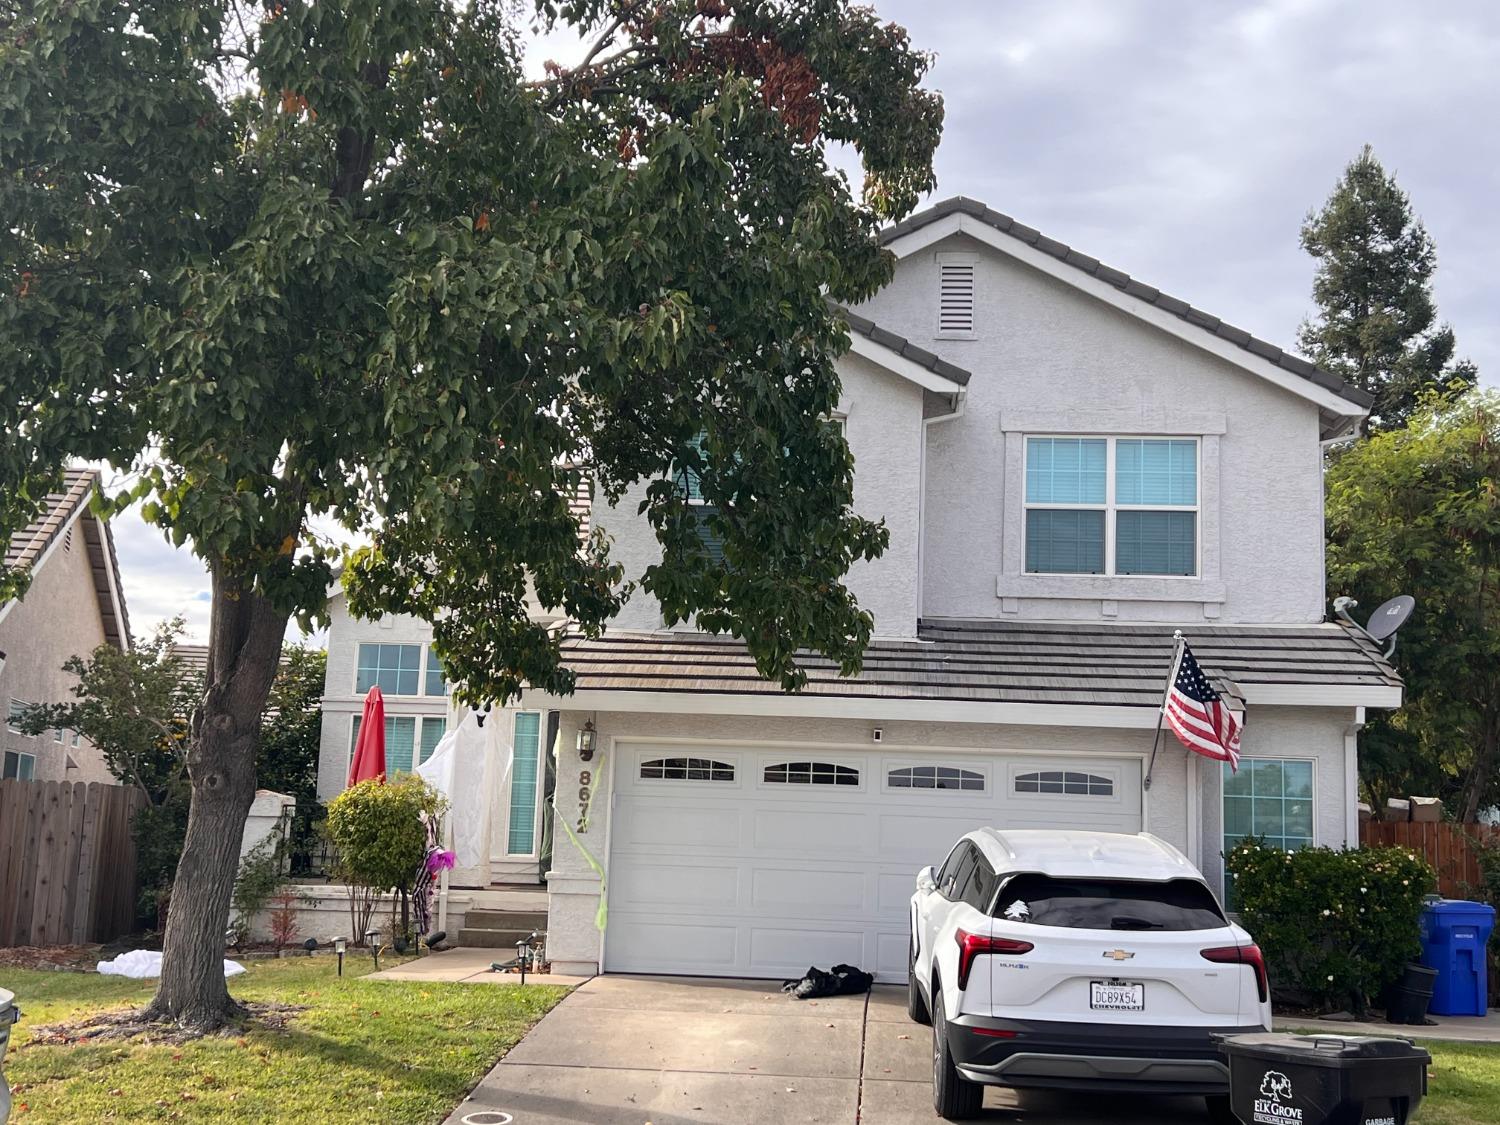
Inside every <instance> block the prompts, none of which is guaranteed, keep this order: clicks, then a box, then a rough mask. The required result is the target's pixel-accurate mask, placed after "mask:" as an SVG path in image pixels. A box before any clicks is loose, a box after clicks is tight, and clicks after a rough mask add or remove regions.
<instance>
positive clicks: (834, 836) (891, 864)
mask: <svg viewBox="0 0 1500 1125" xmlns="http://www.w3.org/2000/svg"><path fill="white" fill-rule="evenodd" d="M615 792H616V799H615V802H614V809H613V812H612V814H611V815H612V818H613V828H612V830H611V836H610V854H609V928H608V932H607V933H606V935H605V943H604V965H605V968H606V970H609V971H612V972H642V973H686V974H696V975H710V976H718V975H723V976H747V977H794V976H800V975H801V974H802V972H803V971H804V970H805V969H806V968H807V967H808V966H809V965H818V966H819V967H821V968H825V969H826V968H828V967H829V966H831V965H835V964H851V965H857V966H859V967H861V968H865V969H870V968H872V967H873V969H874V971H876V972H877V974H878V975H879V976H880V977H881V979H884V980H904V979H905V973H906V947H907V922H906V911H907V902H908V900H909V899H910V897H911V893H912V889H913V881H914V877H915V875H916V872H917V870H918V869H919V868H921V867H922V866H923V865H925V864H929V863H933V864H936V863H941V862H942V860H943V858H944V857H945V856H946V855H947V853H948V850H949V849H950V848H951V847H952V846H953V844H954V842H955V841H956V840H957V839H958V838H959V837H960V836H961V835H963V834H964V833H965V832H968V831H971V830H973V829H975V828H979V827H983V826H986V825H990V826H993V827H997V828H1006V827H1009V828H1083V827H1087V828H1093V829H1102V830H1112V831H1120V832H1137V831H1139V830H1140V827H1141V765H1140V761H1139V760H1138V759H1128V758H1106V757H1102V756H1101V757H1095V756H1093V755H1086V756H1068V757H1059V756H1052V757H1048V756H1017V755H990V756H980V755H968V754H956V755H950V756H938V755H932V754H925V753H924V754H916V755H901V754H889V753H869V754H824V753H818V752H817V751H814V750H806V749H796V750H786V749H767V748H745V747H733V748H715V747H711V746H703V747H692V748H687V747H683V746H642V745H635V744H627V745H622V746H621V747H620V751H619V753H618V754H617V755H616V762H615Z"/></svg>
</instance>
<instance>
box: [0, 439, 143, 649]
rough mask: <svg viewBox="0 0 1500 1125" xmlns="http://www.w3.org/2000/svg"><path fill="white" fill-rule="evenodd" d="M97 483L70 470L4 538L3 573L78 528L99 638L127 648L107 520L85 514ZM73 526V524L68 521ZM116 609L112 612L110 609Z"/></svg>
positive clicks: (126, 622)
mask: <svg viewBox="0 0 1500 1125" xmlns="http://www.w3.org/2000/svg"><path fill="white" fill-rule="evenodd" d="M98 480H99V472H98V470H96V469H85V468H71V469H67V470H66V471H65V472H64V473H63V483H62V488H61V490H59V491H57V492H53V493H49V494H48V495H47V496H46V497H45V498H44V499H43V501H42V504H41V510H40V511H39V512H38V513H37V515H36V518H35V519H33V520H32V521H31V522H30V523H29V524H27V525H26V526H25V527H23V528H21V529H20V530H19V531H17V532H16V533H15V534H13V535H12V536H11V537H10V541H9V542H8V543H6V545H5V563H4V566H5V569H6V570H28V569H30V568H31V567H33V566H36V565H37V563H38V562H39V561H40V560H41V558H42V556H43V555H45V554H46V553H47V548H48V547H50V546H52V544H53V543H54V542H56V540H57V538H58V537H59V536H60V535H71V534H72V532H71V531H70V530H68V529H69V525H70V523H71V524H72V527H75V528H78V529H79V532H80V534H81V536H82V538H83V545H84V548H85V550H87V551H88V555H89V569H90V570H91V571H92V573H93V580H94V592H95V594H96V595H97V596H98V598H99V612H100V617H101V618H102V620H103V623H104V639H105V640H106V641H108V642H109V643H110V644H112V645H115V646H116V647H118V648H127V647H129V644H130V618H129V615H128V614H127V613H126V611H125V592H124V591H123V590H122V589H121V588H120V585H119V574H120V563H119V558H118V557H117V556H116V554H115V540H114V535H113V534H112V533H111V531H110V528H109V521H108V520H103V519H97V518H96V517H95V516H94V515H93V514H92V513H91V512H89V510H88V503H89V497H90V496H91V495H92V493H93V490H94V485H95V484H96V482H97V481H98ZM75 516H76V517H77V522H76V523H73V522H72V521H73V520H74V517H75ZM117 608H118V613H117V612H116V609H117Z"/></svg>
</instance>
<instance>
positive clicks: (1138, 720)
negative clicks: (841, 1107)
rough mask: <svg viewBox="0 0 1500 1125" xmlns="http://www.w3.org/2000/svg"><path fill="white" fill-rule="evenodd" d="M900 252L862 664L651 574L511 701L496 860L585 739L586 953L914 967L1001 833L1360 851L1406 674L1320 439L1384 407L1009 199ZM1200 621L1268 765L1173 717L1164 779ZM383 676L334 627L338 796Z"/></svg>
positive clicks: (560, 943)
mask: <svg viewBox="0 0 1500 1125" xmlns="http://www.w3.org/2000/svg"><path fill="white" fill-rule="evenodd" d="M885 237H886V242H887V245H888V246H889V248H890V250H891V251H892V252H893V254H894V255H895V257H896V259H897V265H896V269H895V276H894V278H893V280H892V281H891V283H890V284H889V285H888V286H887V287H886V288H885V289H883V290H882V291H881V292H880V293H879V294H877V295H876V296H875V298H874V299H872V300H871V301H869V302H868V303H867V304H866V305H864V306H862V307H860V308H858V309H855V310H852V311H850V312H849V313H848V318H849V324H850V328H851V340H852V345H851V349H850V351H849V353H848V354H847V355H845V356H844V357H842V359H841V360H840V361H839V370H840V374H841V377H842V381H843V400H842V402H841V404H840V413H841V414H842V416H843V419H844V422H845V432H846V434H847V437H848V441H849V444H850V447H851V449H852V451H853V454H854V460H855V497H854V502H855V507H856V508H857V509H858V510H859V512H860V513H861V514H863V515H867V516H870V517H878V518H881V519H883V520H884V521H885V523H886V525H887V527H888V528H889V529H890V546H889V548H888V550H887V551H886V552H885V554H884V555H883V556H882V557H881V558H880V559H878V560H876V561H874V562H871V563H868V564H861V565H860V566H859V567H857V568H856V569H855V570H853V571H851V572H850V574H849V576H848V583H849V585H850V587H851V589H853V590H854V592H855V593H856V594H857V595H858V598H859V601H860V603H861V605H863V606H864V607H865V608H867V609H869V610H870V611H872V612H873V614H874V616H875V632H876V639H875V641H874V643H873V644H872V645H871V647H870V649H869V650H868V652H867V654H866V658H865V665H864V670H863V672H862V673H861V674H860V675H859V676H858V677H857V678H853V679H841V678H840V677H839V676H838V675H837V674H836V670H835V668H834V667H833V666H832V665H831V663H830V662H829V661H827V660H823V659H820V658H817V657H813V656H809V657H808V658H807V660H806V667H807V668H808V669H809V671H810V683H809V685H808V686H807V688H806V689H805V690H804V691H802V692H800V693H797V694H786V693H784V692H782V691H781V690H779V688H778V687H777V686H776V685H774V684H771V683H767V682H766V681H764V680H761V679H760V678H759V677H758V676H757V675H756V673H755V670H754V666H753V663H752V661H751V660H750V659H749V657H748V656H747V654H746V653H745V651H744V649H743V647H742V646H741V645H739V644H738V643H737V642H735V641H733V640H732V639H729V638H720V637H712V636H707V635H704V634H701V633H696V632H693V631H692V630H689V629H684V628H680V629H674V630H667V629H665V628H664V627H663V622H662V618H661V614H660V611H659V608H658V607H657V606H656V605H654V604H653V603H652V602H651V601H650V600H649V599H648V598H643V597H639V596H638V597H637V598H636V599H634V600H632V601H631V602H630V603H629V604H628V606H627V607H626V609H625V611H624V612H623V614H622V615H621V616H620V617H619V618H618V619H617V620H616V621H615V622H614V623H613V624H612V625H611V628H610V630H609V632H608V634H607V635H606V636H605V637H604V638H603V639H601V640H598V641H586V640H584V639H581V638H574V639H570V640H568V641H567V642H566V648H567V657H568V660H569V663H570V665H571V666H572V667H573V668H574V669H575V671H576V672H577V691H576V693H575V694H574V695H571V696H568V697H565V698H555V697H551V696H547V695H545V694H542V693H539V692H530V693H526V694H525V695H523V697H522V698H521V700H520V701H519V703H518V704H517V705H515V706H513V707H511V708H509V709H508V710H506V711H502V712H497V713H495V714H494V715H492V716H491V719H490V721H489V723H488V724H487V725H488V729H489V731H490V737H489V747H490V749H489V753H490V755H491V757H492V758H493V759H494V760H493V761H491V762H490V763H489V766H490V772H489V773H488V774H482V773H481V772H480V770H479V766H480V764H479V763H476V764H475V767H474V769H475V773H474V777H475V778H479V777H481V776H489V777H492V778H495V779H501V780H497V781H496V782H494V783H492V784H493V786H494V788H495V789H496V790H497V791H496V792H495V793H494V794H492V800H491V802H490V804H489V829H488V836H489V839H490V850H491V856H492V860H493V861H496V862H492V871H491V872H490V874H491V876H492V879H493V880H495V881H499V880H501V879H515V878H519V877H521V876H520V874H519V872H518V868H516V867H510V868H507V867H506V866H505V863H504V861H505V859H506V857H507V856H513V857H515V858H516V859H517V860H529V859H530V858H531V857H533V856H534V855H535V854H536V851H537V849H538V848H540V846H541V840H542V837H543V832H542V823H541V822H542V821H543V820H544V819H545V816H546V815H547V814H548V810H547V807H546V806H545V805H544V804H542V803H540V799H539V796H538V792H537V789H536V784H537V783H536V781H535V779H536V778H537V777H538V776H539V775H540V774H541V773H542V772H543V767H544V765H545V763H546V762H547V760H548V757H549V755H550V756H553V757H555V769H556V802H555V809H556V811H555V818H556V831H555V832H554V833H553V834H552V835H553V838H554V839H555V844H554V846H553V849H552V851H553V854H552V863H551V866H550V870H549V871H548V873H547V878H546V883H547V907H548V919H547V928H548V931H549V939H548V951H549V954H550V956H551V957H552V959H553V962H554V965H555V966H556V967H557V969H558V970H559V971H562V972H570V973H591V972H596V971H622V972H663V973H689V974H694V973H696V974H713V975H719V974H722V975H736V976H752V977H773V978H776V977H790V976H794V975H797V974H799V973H801V972H802V970H804V969H805V968H806V967H807V966H808V965H809V964H817V965H824V966H827V965H830V964H834V963H840V962H845V963H850V964H856V965H860V966H862V967H865V968H867V969H871V970H874V971H876V972H877V973H879V974H880V975H881V976H882V977H883V978H884V979H888V980H900V979H904V974H905V970H906V957H907V939H908V922H907V917H906V905H907V901H908V898H909V896H910V894H911V891H912V886H913V876H914V874H915V872H916V871H917V870H918V869H919V868H920V867H922V866H924V865H926V864H929V863H938V862H940V861H941V860H942V859H943V858H944V856H945V854H946V852H947V851H948V849H949V848H950V847H951V845H952V843H953V842H954V841H955V840H956V839H957V838H958V837H959V836H960V835H961V834H962V833H964V832H966V831H968V830H970V829H972V828H975V827H977V826H980V825H994V826H999V827H1005V826H1021V827H1070V826H1088V827H1092V828H1100V829H1115V830H1120V831H1127V832H1134V831H1140V830H1146V831H1150V832H1154V833H1156V834H1157V835H1159V836H1161V837H1163V838H1164V839H1166V840H1168V841H1169V842H1171V843H1173V844H1175V845H1176V846H1177V847H1179V848H1181V849H1183V850H1184V851H1185V852H1186V853H1187V855H1188V856H1189V857H1190V858H1192V859H1193V860H1194V861H1196V862H1197V863H1198V864H1199V866H1200V867H1201V868H1202V869H1203V870H1204V872H1205V873H1206V874H1207V876H1208V877H1209V879H1210V880H1211V881H1212V882H1213V883H1214V885H1215V886H1217V887H1220V888H1221V889H1222V886H1223V868H1222V861H1221V852H1222V851H1223V850H1224V849H1225V847H1226V846H1227V845H1230V844H1232V843H1233V842H1234V841H1235V840H1236V839H1238V838H1240V837H1242V836H1245V835H1248V834H1251V833H1255V834H1258V835H1262V836H1265V837H1267V838H1269V839H1271V840H1272V841H1274V842H1276V843H1278V844H1281V845H1283V846H1286V847H1288V848H1295V847H1299V846H1305V845H1308V844H1324V845H1332V846H1343V845H1354V844H1357V841H1358V817H1357V804H1356V787H1357V778H1358V770H1357V759H1358V733H1359V730H1360V727H1361V724H1362V722H1363V719H1364V715H1365V711H1366V709H1367V708H1391V707H1396V706H1399V704H1400V701H1401V685H1400V681H1399V680H1398V679H1397V677H1396V675H1395V673H1394V672H1393V670H1392V669H1391V667H1390V666H1389V665H1388V664H1387V663H1386V662H1385V661H1384V660H1383V659H1382V657H1381V654H1380V652H1379V650H1378V648H1377V647H1376V646H1375V645H1374V644H1373V643H1371V642H1370V641H1369V639H1368V638H1367V637H1365V636H1363V635H1361V634H1359V633H1357V632H1355V631H1353V630H1350V629H1347V628H1345V627H1344V626H1342V625H1338V624H1331V623H1327V622H1325V604H1326V598H1327V591H1325V589H1324V564H1323V558H1324V536H1323V516H1322V511H1323V482H1322V462H1323V449H1324V446H1325V444H1326V443H1328V442H1330V441H1334V440H1337V439H1339V438H1341V437H1344V436H1346V435H1349V434H1351V433H1352V432H1353V431H1354V429H1355V427H1356V425H1357V423H1358V421H1359V419H1360V418H1361V417H1363V415H1364V413H1365V411H1366V409H1367V407H1368V405H1369V403H1368V400H1367V399H1366V398H1365V397H1364V396H1363V395H1361V394H1360V393H1359V392H1357V391H1355V390H1352V389H1350V388H1348V387H1346V386H1344V385H1343V384H1342V383H1340V382H1339V380H1337V379H1336V378H1334V377H1332V376H1330V375H1328V374H1326V373H1325V372H1322V371H1319V370H1318V369H1316V368H1314V367H1312V366H1311V365H1309V364H1307V363H1306V362H1304V361H1302V360H1299V359H1297V358H1295V357H1293V356H1290V355H1287V354H1285V353H1284V352H1282V351H1281V350H1280V349H1279V348H1277V347H1275V346H1274V345H1271V344H1268V343H1265V342H1264V341H1261V340H1258V339H1255V338H1254V337H1252V336H1250V335H1249V334H1248V333H1246V332H1243V331H1241V330H1239V329H1236V328H1234V327H1232V326H1230V325H1227V324H1224V323H1223V322H1221V321H1220V320H1218V319H1217V318H1215V317H1213V316H1210V315H1208V314H1207V313H1204V312H1201V311H1199V310H1197V309H1195V308H1192V307H1191V306H1189V305H1188V304H1186V303H1185V302H1183V301H1180V300H1178V299H1176V298H1173V297H1170V296H1168V295H1166V294H1164V293H1161V292H1159V291H1157V290H1155V289H1152V288H1150V287H1149V286H1146V285H1143V284H1141V283H1140V282H1137V281H1135V280H1133V279H1131V278H1130V277H1128V276H1127V275H1125V274H1123V273H1120V272H1119V271H1117V270H1114V269H1111V268H1109V267H1106V266H1104V265H1102V264H1100V263H1099V262H1098V261H1096V260H1094V259H1092V258H1089V257H1087V256H1086V255H1084V254H1082V253H1080V252H1078V251H1075V250H1073V249H1071V248H1069V247H1067V246H1064V245H1062V244H1061V243H1058V242H1055V241H1053V240H1051V239H1048V238H1045V237H1043V236H1041V235H1039V234H1038V233H1037V232H1036V231H1034V230H1031V229H1029V228H1027V227H1024V226H1022V225H1021V224H1019V223H1016V222H1014V221H1013V220H1011V219H1009V218H1007V217H1006V216H1003V215H1000V214H998V213H996V212H993V211H991V210H989V209H988V208H986V207H984V206H982V205H980V204H977V203H975V202H973V201H970V200H965V199H954V200H949V201H947V202H945V203H941V204H938V205H937V206H935V207H933V208H931V209H930V210H927V211H925V212H922V213H921V214H918V215H916V216H914V217H912V218H911V219H908V220H907V221H905V222H903V223H901V224H899V225H898V226H896V227H894V228H892V229H891V230H889V231H888V232H887V233H886V236H885ZM644 487H645V486H644V485H642V486H640V488H639V489H638V490H636V491H635V492H632V493H630V494H628V495H626V496H625V497H624V498H623V500H622V502H621V503H620V504H619V505H618V506H616V507H613V508H608V507H595V509H594V510H593V512H592V513H591V519H592V521H593V523H594V524H595V525H597V526H598V527H601V528H603V529H604V530H605V532H606V533H607V534H608V535H609V536H610V538H611V541H612V548H611V549H612V551H613V553H614V555H615V556H616V557H617V558H618V559H619V560H620V561H621V562H623V564H624V565H625V567H626V572H627V575H628V576H631V577H634V576H637V575H639V574H640V573H641V571H642V570H643V569H644V568H645V567H646V566H648V565H649V564H650V563H651V562H653V561H654V560H655V559H656V558H657V557H658V547H657V544H656V540H655V538H654V536H653V533H652V531H651V529H650V528H649V526H648V525H647V524H646V522H645V521H644V520H643V519H641V518H640V517H639V516H638V515H636V512H637V503H638V501H639V499H640V493H641V492H642V491H643V490H644ZM379 628H380V627H379V626H363V625H362V626H360V629H362V630H367V631H369V633H370V635H369V636H368V637H365V636H363V635H362V636H360V637H359V638H358V641H357V643H358V644H359V645H370V644H377V643H379V639H380V632H379ZM389 628H391V629H392V630H394V631H395V632H392V633H387V634H386V636H389V637H394V636H395V635H396V634H397V633H400V632H401V629H400V626H399V625H392V626H389ZM1175 630H1181V631H1182V632H1183V633H1184V634H1185V635H1186V637H1187V640H1188V641H1189V643H1190V644H1191V645H1192V647H1193V650H1194V652H1195V654H1196V655H1197V657H1198V659H1199V661H1200V663H1201V664H1202V665H1203V667H1204V669H1205V671H1206V672H1207V673H1208V674H1209V675H1210V676H1212V677H1213V678H1214V679H1215V680H1216V682H1217V684H1218V686H1219V687H1220V689H1221V690H1223V691H1225V692H1226V693H1227V694H1229V695H1230V696H1231V697H1232V698H1233V699H1234V700H1236V701H1237V705H1238V706H1242V707H1243V709H1244V736H1243V743H1242V747H1243V751H1244V755H1245V757H1244V760H1243V761H1242V763H1241V765H1240V769H1239V770H1238V772H1237V773H1229V772H1227V771H1226V770H1225V769H1224V768H1221V767H1220V766H1219V765H1218V763H1215V762H1211V761H1209V760H1206V759H1203V758H1200V757H1197V756H1194V755H1190V754H1188V753H1187V752H1186V751H1185V750H1184V749H1183V747H1182V746H1181V745H1180V744H1179V743H1178V742H1177V741H1176V740H1175V738H1173V737H1172V736H1171V735H1170V733H1168V734H1166V735H1164V736H1163V741H1162V746H1161V750H1160V753H1159V754H1158V756H1157V759H1156V762H1155V766H1154V771H1153V773H1152V776H1151V784H1150V786H1149V787H1148V786H1147V785H1146V771H1147V768H1148V762H1149V758H1150V754H1151V749H1152V743H1153V735H1154V732H1155V728H1156V726H1157V720H1158V715H1159V706H1160V703H1161V700H1162V694H1163V691H1164V688H1165V686H1166V685H1165V680H1166V676H1167V672H1168V667H1169V664H1170V660H1171V657H1172V653H1173V648H1174V645H1173V640H1172V637H1173V633H1174V631H1175ZM337 633H338V621H337V618H336V620H335V635H336V634H337ZM413 635H414V636H415V634H413ZM424 635H425V634H424ZM402 636H403V639H404V636H405V635H404V634H402ZM407 643H415V644H417V646H418V648H419V649H420V645H421V642H420V641H413V642H407ZM424 658H425V650H422V651H421V652H420V653H419V654H418V655H415V656H413V657H411V658H405V657H402V658H399V659H398V664H400V660H407V662H408V663H411V662H412V661H415V663H412V667H413V669H415V670H416V671H417V672H419V673H422V672H423V671H424V669H425V668H426V665H425V664H424V663H423V659H424ZM381 660H382V661H385V662H388V661H386V658H385V657H383V656H382V657H381ZM364 662H365V663H368V662H369V658H368V657H367V658H365V660H364ZM357 663H358V660H357V657H356V655H355V653H354V652H353V650H351V651H350V652H347V653H344V654H342V655H338V656H336V655H335V653H334V645H333V643H332V642H331V643H330V659H329V685H330V686H329V703H330V704H335V703H337V704H338V706H340V707H342V708H343V709H344V713H343V714H342V715H340V714H339V712H338V711H337V710H336V709H333V708H330V710H329V711H328V712H326V717H325V761H324V768H325V771H330V772H328V773H327V776H326V777H325V781H326V782H327V784H326V785H325V793H327V792H332V791H334V790H336V788H337V786H339V785H341V784H342V780H341V778H342V775H341V774H340V773H339V771H341V770H343V769H345V768H347V761H348V747H349V739H350V737H351V732H350V730H349V719H350V716H351V715H352V711H353V710H354V709H355V708H356V707H357V695H358V691H359V688H360V685H361V683H363V681H360V680H359V679H358V673H357V672H356V665H357ZM400 666H401V667H402V668H404V667H405V664H400ZM345 681H347V683H346V682H345ZM390 699H391V695H390V694H389V693H387V700H388V701H389V700H390ZM425 702H426V701H425V700H415V701H414V702H413V703H412V705H411V706H412V707H413V708H416V709H418V710H419V709H420V706H421V705H423V704H425ZM388 706H389V703H388ZM397 713H398V714H400V713H404V712H402V711H399V710H398V711H397ZM590 741H591V742H592V743H593V745H594V747H595V749H594V752H593V753H592V755H591V756H590V757H589V758H588V759H587V760H584V758H583V755H582V754H581V753H580V749H579V747H580V745H582V744H583V743H586V742H590ZM334 744H336V745H334ZM538 763H542V765H541V766H539V764H538ZM517 778H520V779H521V782H520V784H519V785H518V784H517V782H516V780H515V779H517ZM502 788H503V789H504V792H500V791H499V790H500V789H502ZM570 837H574V838H570ZM575 838H576V841H575ZM601 871H602V872H603V874H604V877H603V878H601V876H600V872H601ZM507 872H510V874H507ZM454 874H455V876H457V875H458V874H459V873H458V872H455V873H454ZM470 877H471V878H472V877H473V876H470ZM479 879H480V886H483V882H482V879H483V873H481V874H480V875H479ZM483 893H484V892H483V891H479V892H476V897H475V900H474V903H473V905H475V906H482V905H484V899H483V897H482V896H483ZM601 899H603V900H604V901H605V904H606V905H607V911H601V910H600V909H599V907H600V905H601ZM602 917H607V923H606V925H605V928H604V929H603V930H601V929H599V928H598V926H597V921H598V920H599V919H600V918H602Z"/></svg>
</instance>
